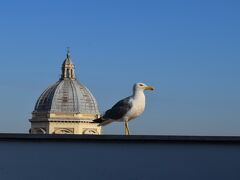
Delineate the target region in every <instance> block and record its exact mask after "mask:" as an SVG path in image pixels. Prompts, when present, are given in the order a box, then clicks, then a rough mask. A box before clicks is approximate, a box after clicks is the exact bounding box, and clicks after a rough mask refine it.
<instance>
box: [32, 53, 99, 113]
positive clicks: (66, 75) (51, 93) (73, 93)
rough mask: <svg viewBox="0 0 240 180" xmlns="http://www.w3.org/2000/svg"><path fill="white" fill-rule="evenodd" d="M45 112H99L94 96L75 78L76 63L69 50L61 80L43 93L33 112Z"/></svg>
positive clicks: (63, 65)
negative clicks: (73, 61)
mask: <svg viewBox="0 0 240 180" xmlns="http://www.w3.org/2000/svg"><path fill="white" fill-rule="evenodd" d="M44 112H45V113H81V114H95V115H96V114H99V110H98V106H97V102H96V100H95V98H94V96H93V95H92V94H91V92H90V91H89V90H88V89H87V88H86V87H85V86H83V85H82V84H80V83H79V81H78V80H77V79H76V78H75V70H74V64H73V63H72V60H71V58H70V53H69V50H68V52H67V57H66V59H65V60H64V62H63V64H62V75H61V78H60V80H59V81H58V82H56V83H55V84H53V85H52V86H50V87H48V88H47V89H46V90H45V91H44V92H43V93H42V95H41V96H40V97H39V99H38V101H37V103H36V105H35V108H34V111H33V113H44Z"/></svg>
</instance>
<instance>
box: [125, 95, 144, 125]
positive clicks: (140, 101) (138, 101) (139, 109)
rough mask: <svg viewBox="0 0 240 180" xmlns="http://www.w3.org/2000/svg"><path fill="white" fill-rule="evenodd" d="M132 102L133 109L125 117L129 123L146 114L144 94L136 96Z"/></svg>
mask: <svg viewBox="0 0 240 180" xmlns="http://www.w3.org/2000/svg"><path fill="white" fill-rule="evenodd" d="M131 102H132V108H131V109H130V111H128V113H127V114H126V115H125V117H126V118H128V120H129V121H130V120H132V119H134V118H136V117H138V116H140V115H141V114H142V113H143V112H144V109H145V95H144V93H143V92H142V93H138V94H137V95H135V96H134V97H133V99H132V100H131Z"/></svg>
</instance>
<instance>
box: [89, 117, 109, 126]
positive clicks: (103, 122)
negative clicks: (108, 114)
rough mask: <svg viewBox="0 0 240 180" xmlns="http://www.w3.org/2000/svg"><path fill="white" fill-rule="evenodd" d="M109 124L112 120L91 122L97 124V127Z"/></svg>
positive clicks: (100, 119)
mask: <svg viewBox="0 0 240 180" xmlns="http://www.w3.org/2000/svg"><path fill="white" fill-rule="evenodd" d="M111 122H113V120H111V119H103V118H98V119H94V120H93V123H98V126H106V125H108V124H110V123H111Z"/></svg>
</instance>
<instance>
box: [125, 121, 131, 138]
mask: <svg viewBox="0 0 240 180" xmlns="http://www.w3.org/2000/svg"><path fill="white" fill-rule="evenodd" d="M124 124H125V135H130V131H129V127H128V120H127V119H125V120H124Z"/></svg>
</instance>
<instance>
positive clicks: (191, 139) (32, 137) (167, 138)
mask: <svg viewBox="0 0 240 180" xmlns="http://www.w3.org/2000/svg"><path fill="white" fill-rule="evenodd" d="M0 141H36V142H38V141H46V142H49V141H54V142H82V141H88V142H133V143H134V142H141V143H158V142H159V143H164V142H165V143H172V142H175V143H240V136H178V135H158V136H155V135H131V136H124V135H56V134H55V135H50V134H46V135H41V134H11V133H0Z"/></svg>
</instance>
